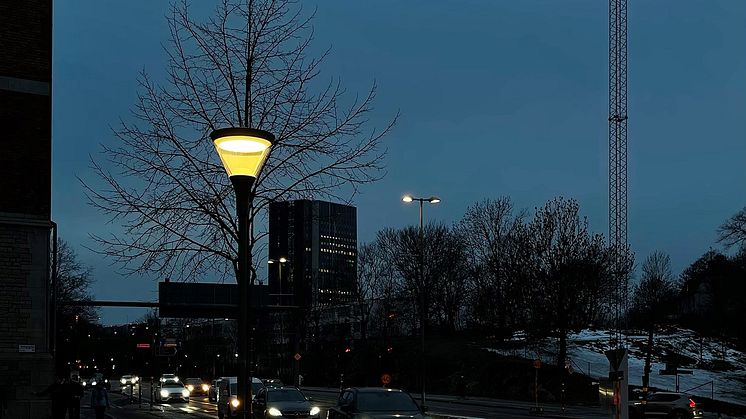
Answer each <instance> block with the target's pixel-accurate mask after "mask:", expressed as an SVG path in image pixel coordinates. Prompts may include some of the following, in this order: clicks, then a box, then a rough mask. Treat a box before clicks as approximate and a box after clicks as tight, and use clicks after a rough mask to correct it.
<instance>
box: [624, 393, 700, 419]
mask: <svg viewBox="0 0 746 419" xmlns="http://www.w3.org/2000/svg"><path fill="white" fill-rule="evenodd" d="M643 408H644V411H645V414H644V416H643V413H642V412H643ZM629 413H630V415H629V417H630V419H634V418H639V419H642V418H646V419H647V418H666V419H669V418H670V419H700V418H703V417H704V414H705V413H704V411H703V410H702V408H701V407H700V406H699V405H698V404H697V403H696V402H695V401H694V400H692V398H691V396H689V395H686V394H684V393H670V392H657V393H652V394H650V395H648V402H647V404H645V405H644V406H643V404H642V401H641V400H635V401H634V402H632V403H630V406H629Z"/></svg>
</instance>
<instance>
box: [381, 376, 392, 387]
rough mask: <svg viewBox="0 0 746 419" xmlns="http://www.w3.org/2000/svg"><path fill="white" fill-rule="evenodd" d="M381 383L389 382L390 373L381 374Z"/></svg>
mask: <svg viewBox="0 0 746 419" xmlns="http://www.w3.org/2000/svg"><path fill="white" fill-rule="evenodd" d="M381 383H383V385H386V384H391V375H390V374H383V375H381Z"/></svg>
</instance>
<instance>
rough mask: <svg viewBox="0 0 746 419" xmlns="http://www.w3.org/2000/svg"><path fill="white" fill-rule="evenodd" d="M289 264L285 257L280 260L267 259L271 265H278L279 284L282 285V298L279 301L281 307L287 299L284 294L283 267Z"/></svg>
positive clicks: (280, 295)
mask: <svg viewBox="0 0 746 419" xmlns="http://www.w3.org/2000/svg"><path fill="white" fill-rule="evenodd" d="M287 262H288V260H287V258H284V257H281V258H279V259H267V263H269V264H270V265H272V264H275V263H276V264H277V269H278V272H277V279H278V283H279V284H280V292H279V294H278V295H279V297H280V298H279V299H278V301H279V305H283V300H284V299H285V294H283V293H282V265H284V264H285V263H287Z"/></svg>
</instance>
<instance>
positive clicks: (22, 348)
mask: <svg viewBox="0 0 746 419" xmlns="http://www.w3.org/2000/svg"><path fill="white" fill-rule="evenodd" d="M18 352H22V353H34V352H36V345H18Z"/></svg>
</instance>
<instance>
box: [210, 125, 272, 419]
mask: <svg viewBox="0 0 746 419" xmlns="http://www.w3.org/2000/svg"><path fill="white" fill-rule="evenodd" d="M210 138H212V140H213V144H214V145H215V149H216V151H217V152H218V155H219V156H220V160H221V161H222V162H223V166H224V167H225V170H226V172H227V173H228V176H229V177H230V180H231V184H233V190H234V192H235V194H236V217H237V218H238V261H237V268H238V272H237V275H236V282H238V293H239V296H238V311H239V313H238V374H237V381H238V382H237V383H236V384H237V393H238V394H237V395H236V396H237V400H238V403H239V404H238V411H239V415H240V417H241V418H243V419H249V418H252V417H253V409H252V403H251V401H252V395H251V376H252V371H251V370H252V367H253V358H254V357H253V354H252V352H253V351H252V348H251V346H250V345H249V343H250V336H249V333H250V330H249V328H250V327H252V319H251V316H252V314H253V313H252V307H251V304H252V300H251V285H252V284H251V282H250V281H251V274H250V272H251V246H250V245H249V234H250V231H249V222H250V217H251V214H250V211H251V201H252V200H253V196H252V192H251V190H252V187H253V185H254V181H255V180H256V177H257V176H258V174H259V172H260V171H261V169H262V166H263V165H264V161H265V160H266V159H267V156H268V155H269V150H270V147H271V146H272V142H273V141H274V136H273V135H272V134H270V133H268V132H266V131H261V130H257V129H252V128H224V129H218V130H215V131H213V132H212V133H210Z"/></svg>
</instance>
